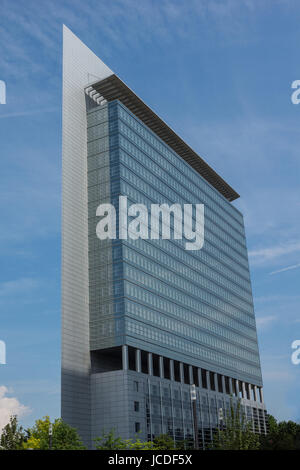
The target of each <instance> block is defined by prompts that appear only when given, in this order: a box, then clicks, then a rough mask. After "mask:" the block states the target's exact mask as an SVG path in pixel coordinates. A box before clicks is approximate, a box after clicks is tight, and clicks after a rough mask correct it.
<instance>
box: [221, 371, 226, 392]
mask: <svg viewBox="0 0 300 470" xmlns="http://www.w3.org/2000/svg"><path fill="white" fill-rule="evenodd" d="M222 388H223V393H226V384H225V377H224V375H222Z"/></svg>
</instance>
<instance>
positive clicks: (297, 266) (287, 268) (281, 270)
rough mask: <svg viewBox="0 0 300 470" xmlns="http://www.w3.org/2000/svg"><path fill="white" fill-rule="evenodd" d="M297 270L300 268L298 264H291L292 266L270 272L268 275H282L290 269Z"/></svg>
mask: <svg viewBox="0 0 300 470" xmlns="http://www.w3.org/2000/svg"><path fill="white" fill-rule="evenodd" d="M297 268H300V263H298V264H293V265H292V266H287V267H286V268H282V269H277V271H272V272H271V273H270V274H278V273H283V272H285V271H290V270H291V269H297Z"/></svg>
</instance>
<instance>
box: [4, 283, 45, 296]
mask: <svg viewBox="0 0 300 470" xmlns="http://www.w3.org/2000/svg"><path fill="white" fill-rule="evenodd" d="M38 285H39V281H38V280H36V279H32V278H21V279H16V280H13V281H7V282H2V283H1V284H0V297H1V298H2V299H3V297H15V296H19V295H24V294H30V295H31V293H32V291H33V290H34V289H36V288H37V287H38Z"/></svg>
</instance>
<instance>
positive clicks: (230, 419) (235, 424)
mask: <svg viewBox="0 0 300 470" xmlns="http://www.w3.org/2000/svg"><path fill="white" fill-rule="evenodd" d="M251 427H252V424H251V423H250V422H248V421H247V420H246V418H245V415H244V413H242V412H241V403H240V401H239V402H238V403H237V405H236V407H234V405H233V403H232V401H231V406H230V411H229V412H228V413H227V416H226V418H225V423H224V429H223V430H218V431H217V432H216V433H215V436H214V439H213V442H212V445H211V448H212V449H214V450H257V449H259V447H260V441H259V436H258V435H257V434H254V432H253V431H252V429H251Z"/></svg>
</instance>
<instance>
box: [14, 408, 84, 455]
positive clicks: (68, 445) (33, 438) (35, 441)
mask: <svg viewBox="0 0 300 470" xmlns="http://www.w3.org/2000/svg"><path fill="white" fill-rule="evenodd" d="M49 428H50V418H49V416H45V417H44V418H43V419H38V420H37V421H36V422H35V425H34V426H33V427H32V428H30V429H28V430H27V434H28V438H27V442H25V443H24V444H23V448H24V449H39V450H48V449H49ZM84 448H85V447H84V446H83V445H82V442H81V440H80V438H79V436H78V433H77V431H76V429H74V428H72V427H71V426H69V425H68V424H67V423H65V422H64V421H63V420H62V419H56V420H55V421H54V423H53V424H52V449H53V450H82V449H84Z"/></svg>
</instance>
